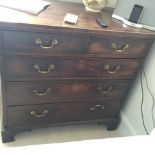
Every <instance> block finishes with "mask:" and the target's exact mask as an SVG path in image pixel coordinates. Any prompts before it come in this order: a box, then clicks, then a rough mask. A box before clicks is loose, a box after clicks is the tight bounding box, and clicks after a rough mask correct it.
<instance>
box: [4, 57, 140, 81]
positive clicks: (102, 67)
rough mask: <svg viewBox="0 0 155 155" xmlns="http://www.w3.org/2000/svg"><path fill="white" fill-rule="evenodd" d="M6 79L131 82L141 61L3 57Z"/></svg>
mask: <svg viewBox="0 0 155 155" xmlns="http://www.w3.org/2000/svg"><path fill="white" fill-rule="evenodd" d="M5 63H6V64H5V67H6V68H5V70H6V78H7V80H8V81H10V80H32V79H35V80H36V79H40V78H42V79H51V78H59V79H61V78H62V79H64V78H101V79H107V78H108V79H132V78H134V76H135V74H136V73H137V71H138V69H139V68H140V65H141V63H142V60H139V59H84V58H83V59H78V58H77V59H73V58H37V57H13V56H11V57H6V61H5Z"/></svg>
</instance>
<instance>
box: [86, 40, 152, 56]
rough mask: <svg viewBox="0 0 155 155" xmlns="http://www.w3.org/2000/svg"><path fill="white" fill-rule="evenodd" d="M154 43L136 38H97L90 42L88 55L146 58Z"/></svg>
mask: <svg viewBox="0 0 155 155" xmlns="http://www.w3.org/2000/svg"><path fill="white" fill-rule="evenodd" d="M152 43H153V41H152V40H140V39H136V38H131V39H126V38H123V39H119V38H95V37H92V38H90V40H89V46H88V54H101V55H102V56H103V57H112V58H115V57H116V58H144V57H145V55H146V54H147V52H148V51H149V49H150V47H151V45H152Z"/></svg>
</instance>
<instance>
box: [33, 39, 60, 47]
mask: <svg viewBox="0 0 155 155" xmlns="http://www.w3.org/2000/svg"><path fill="white" fill-rule="evenodd" d="M36 44H37V45H40V47H41V48H44V49H49V48H53V47H54V46H55V45H56V44H58V40H56V39H54V40H52V42H51V43H50V44H49V43H48V45H46V43H43V41H41V39H39V38H38V39H36Z"/></svg>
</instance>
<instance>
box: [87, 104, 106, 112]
mask: <svg viewBox="0 0 155 155" xmlns="http://www.w3.org/2000/svg"><path fill="white" fill-rule="evenodd" d="M104 109H105V106H104V105H100V104H96V105H93V106H91V107H90V111H95V110H104Z"/></svg>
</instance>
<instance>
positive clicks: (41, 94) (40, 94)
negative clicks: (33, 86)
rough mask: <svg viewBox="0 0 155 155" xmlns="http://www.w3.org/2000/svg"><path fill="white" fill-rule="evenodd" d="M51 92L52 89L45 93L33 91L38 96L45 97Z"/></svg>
mask: <svg viewBox="0 0 155 155" xmlns="http://www.w3.org/2000/svg"><path fill="white" fill-rule="evenodd" d="M50 91H51V89H50V88H47V89H46V90H45V91H44V92H39V91H38V90H33V93H35V94H36V95H38V96H45V95H47V94H48V93H49V92H50Z"/></svg>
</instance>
